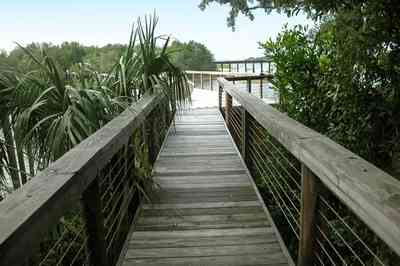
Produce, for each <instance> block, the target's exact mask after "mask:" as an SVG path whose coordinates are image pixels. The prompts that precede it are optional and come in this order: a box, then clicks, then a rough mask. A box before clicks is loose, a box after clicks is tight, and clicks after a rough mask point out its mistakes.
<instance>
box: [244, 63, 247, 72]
mask: <svg viewBox="0 0 400 266" xmlns="http://www.w3.org/2000/svg"><path fill="white" fill-rule="evenodd" d="M244 72H246V73H247V63H246V62H245V63H244Z"/></svg>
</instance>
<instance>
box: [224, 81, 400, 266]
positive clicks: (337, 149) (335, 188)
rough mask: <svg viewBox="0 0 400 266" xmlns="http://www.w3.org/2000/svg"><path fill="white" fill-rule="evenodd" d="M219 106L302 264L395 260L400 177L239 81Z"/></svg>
mask: <svg viewBox="0 0 400 266" xmlns="http://www.w3.org/2000/svg"><path fill="white" fill-rule="evenodd" d="M218 83H219V106H220V110H221V112H222V114H223V116H224V118H225V121H226V125H227V127H228V129H229V131H230V132H231V135H232V137H233V139H234V140H235V142H236V145H237V147H238V149H239V150H240V151H241V154H242V157H243V159H244V160H245V162H246V164H247V166H248V168H249V170H250V172H251V174H252V176H253V178H254V179H255V180H256V182H257V183H258V186H259V188H260V189H261V190H262V192H263V194H264V196H265V199H264V200H265V202H266V204H267V206H268V207H269V209H270V212H271V213H272V216H273V218H274V220H275V223H276V224H277V227H278V229H279V230H280V232H281V235H282V237H283V239H284V241H285V243H286V245H287V247H288V248H289V250H290V251H291V254H292V256H293V258H294V259H295V260H296V259H297V264H298V265H301V266H306V265H396V263H398V262H399V261H400V257H399V255H400V200H399V199H400V182H399V181H398V180H397V179H395V178H393V177H392V176H390V175H388V174H386V173H385V172H383V171H382V170H380V169H378V168H377V167H375V166H374V165H372V164H370V163H368V162H367V161H365V160H364V159H362V158H360V157H359V156H357V155H355V154H354V153H352V152H350V151H349V150H347V149H345V148H344V147H342V146H340V145H339V144H337V143H335V142H334V141H332V140H331V139H329V138H328V137H325V136H323V135H321V134H319V133H317V132H315V131H313V130H311V129H310V128H307V127H305V126H304V125H302V124H300V123H298V122H296V121H294V120H293V119H291V118H289V117H287V116H286V115H285V114H283V113H281V112H279V111H278V110H276V109H274V108H273V107H271V106H270V105H267V104H265V102H264V101H262V100H261V99H259V98H257V97H255V96H254V95H251V94H249V93H247V92H246V91H245V90H243V89H242V88H241V87H240V86H238V85H237V84H233V82H231V81H228V80H227V79H225V78H219V79H218Z"/></svg>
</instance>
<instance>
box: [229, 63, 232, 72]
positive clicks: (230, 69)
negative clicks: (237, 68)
mask: <svg viewBox="0 0 400 266" xmlns="http://www.w3.org/2000/svg"><path fill="white" fill-rule="evenodd" d="M229 72H232V64H231V63H229Z"/></svg>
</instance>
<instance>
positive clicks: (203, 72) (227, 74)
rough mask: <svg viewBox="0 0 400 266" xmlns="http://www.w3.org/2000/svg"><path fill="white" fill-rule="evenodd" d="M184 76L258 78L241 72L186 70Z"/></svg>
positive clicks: (252, 74)
mask: <svg viewBox="0 0 400 266" xmlns="http://www.w3.org/2000/svg"><path fill="white" fill-rule="evenodd" d="M185 73H186V74H204V75H213V76H259V75H260V74H256V73H243V72H221V71H197V70H186V71H185Z"/></svg>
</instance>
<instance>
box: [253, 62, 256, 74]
mask: <svg viewBox="0 0 400 266" xmlns="http://www.w3.org/2000/svg"><path fill="white" fill-rule="evenodd" d="M253 73H256V67H255V65H254V63H253Z"/></svg>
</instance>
